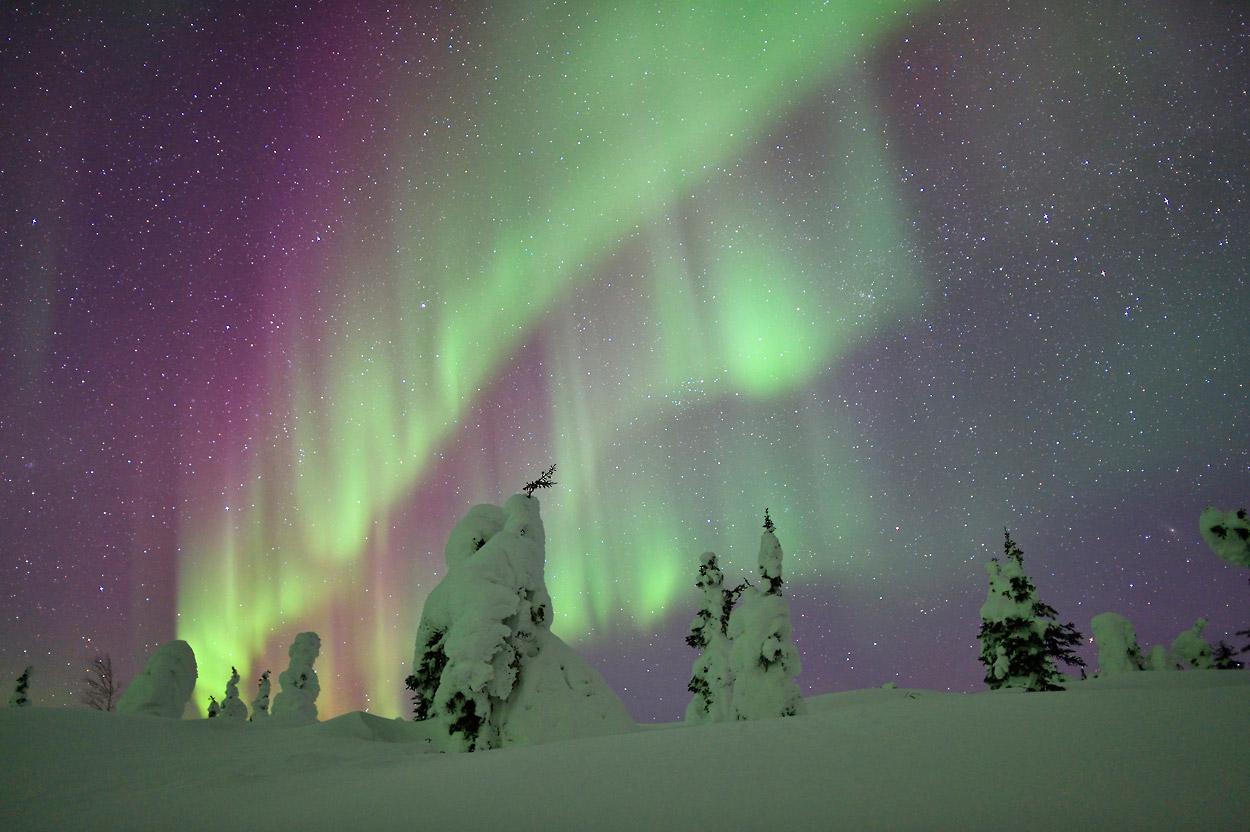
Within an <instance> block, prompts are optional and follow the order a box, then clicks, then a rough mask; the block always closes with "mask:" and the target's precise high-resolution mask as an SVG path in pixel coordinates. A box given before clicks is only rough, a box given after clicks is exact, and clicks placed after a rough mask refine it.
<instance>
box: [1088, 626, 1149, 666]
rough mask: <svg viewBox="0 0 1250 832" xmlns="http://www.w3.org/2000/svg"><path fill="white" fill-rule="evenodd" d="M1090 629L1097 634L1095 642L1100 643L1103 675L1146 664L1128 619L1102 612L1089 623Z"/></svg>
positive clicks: (1099, 656) (1099, 663)
mask: <svg viewBox="0 0 1250 832" xmlns="http://www.w3.org/2000/svg"><path fill="white" fill-rule="evenodd" d="M1089 628H1090V630H1091V631H1092V632H1093V634H1094V643H1095V644H1097V645H1098V673H1099V674H1100V675H1102V676H1113V675H1115V674H1117V673H1131V672H1133V671H1137V670H1142V669H1143V668H1144V667H1145V665H1146V660H1145V659H1144V658H1143V657H1142V653H1141V647H1139V646H1138V644H1137V633H1136V631H1134V630H1133V624H1132V622H1131V621H1129V620H1128V619H1127V618H1125V617H1124V616H1122V615H1120V614H1118V613H1114V612H1104V613H1099V614H1098V615H1095V616H1094V618H1093V620H1092V621H1090V622H1089Z"/></svg>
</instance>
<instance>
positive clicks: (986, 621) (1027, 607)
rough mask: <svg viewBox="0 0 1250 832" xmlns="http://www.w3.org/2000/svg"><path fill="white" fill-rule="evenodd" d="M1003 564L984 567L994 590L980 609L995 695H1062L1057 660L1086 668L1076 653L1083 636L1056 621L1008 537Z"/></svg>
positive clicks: (1007, 534)
mask: <svg viewBox="0 0 1250 832" xmlns="http://www.w3.org/2000/svg"><path fill="white" fill-rule="evenodd" d="M1003 535H1004V540H1003V551H1004V553H1005V557H1004V559H1003V560H1001V561H1000V560H999V559H998V558H993V559H991V560H990V562H989V563H987V564H986V565H985V569H986V572H988V573H989V576H990V588H989V592H988V593H987V595H986V598H985V603H984V604H982V605H981V631H980V633H979V638H980V641H981V663H982V664H983V665H985V683H986V684H987V685H989V686H990V688H991V689H992V690H997V689H998V688H1004V687H1008V688H1025V689H1026V690H1032V691H1039V690H1063V685H1062V684H1060V683H1061V682H1062V681H1063V678H1064V677H1063V674H1062V673H1060V672H1059V670H1058V669H1057V668H1056V667H1055V660H1056V659H1058V660H1060V661H1063V662H1064V663H1066V664H1070V665H1077V666H1080V667H1084V665H1085V661H1084V660H1083V659H1082V658H1080V657H1079V656H1077V655H1076V654H1075V653H1074V652H1073V651H1072V648H1073V647H1074V646H1075V645H1076V644H1078V643H1080V640H1081V635H1080V633H1078V632H1077V631H1076V628H1075V627H1073V626H1072V624H1070V623H1069V624H1059V623H1058V622H1056V621H1055V616H1056V615H1057V613H1056V612H1055V610H1054V608H1053V607H1051V606H1050V605H1048V604H1045V603H1043V602H1041V601H1039V600H1038V599H1037V595H1036V590H1035V589H1034V587H1033V581H1032V580H1030V578H1029V576H1028V575H1026V574H1025V572H1024V553H1023V552H1021V551H1020V547H1019V546H1017V545H1016V544H1015V541H1013V540H1012V539H1011V533H1010V532H1008V531H1006V530H1004V531H1003Z"/></svg>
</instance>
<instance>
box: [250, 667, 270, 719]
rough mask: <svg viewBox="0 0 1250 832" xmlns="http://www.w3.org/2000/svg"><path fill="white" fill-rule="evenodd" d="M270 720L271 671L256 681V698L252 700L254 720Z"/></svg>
mask: <svg viewBox="0 0 1250 832" xmlns="http://www.w3.org/2000/svg"><path fill="white" fill-rule="evenodd" d="M268 718H269V671H268V670H266V671H265V672H264V673H262V674H261V675H260V678H259V679H257V680H256V698H255V699H253V700H252V719H253V720H257V719H268Z"/></svg>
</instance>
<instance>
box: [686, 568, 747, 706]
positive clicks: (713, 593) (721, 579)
mask: <svg viewBox="0 0 1250 832" xmlns="http://www.w3.org/2000/svg"><path fill="white" fill-rule="evenodd" d="M724 584H725V575H724V573H723V572H722V571H721V568H720V565H719V564H718V563H717V560H716V553H715V552H704V553H703V554H702V555H701V556H700V557H699V578H698V580H697V581H695V586H697V587H698V588H699V589H700V590H701V592H702V597H701V603H700V606H699V611H698V612H697V613H695V617H694V621H693V622H692V623H691V625H690V634H689V635H687V636H686V644H688V645H690V646H691V647H693V648H694V649H696V650H698V651H699V656H698V658H696V659H695V660H694V665H693V667H692V668H691V673H690V684H689V685H688V689H689V690H690V692H691V693H693V694H694V697H693V698H691V700H690V704H689V705H687V706H686V722H690V723H706V722H725V721H727V720H731V719H733V718H734V712H733V705H732V696H733V674H732V673H731V672H730V670H729V647H730V645H729V635H728V630H729V614H730V610H732V609H733V602H734V598H735V597H736V595H735V594H734V591H733V590H728V589H725V586H724Z"/></svg>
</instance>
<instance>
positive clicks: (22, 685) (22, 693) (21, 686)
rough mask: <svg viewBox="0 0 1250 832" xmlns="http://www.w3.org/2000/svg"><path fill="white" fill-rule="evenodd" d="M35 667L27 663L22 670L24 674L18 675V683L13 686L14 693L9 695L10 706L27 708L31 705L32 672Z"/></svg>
mask: <svg viewBox="0 0 1250 832" xmlns="http://www.w3.org/2000/svg"><path fill="white" fill-rule="evenodd" d="M33 670H34V668H33V667H31V666H30V665H27V667H26V669H25V670H23V671H22V675H21V676H18V677H17V684H16V685H15V686H14V688H13V695H12V696H10V697H9V707H10V708H25V707H28V706H29V705H30V674H31V671H33Z"/></svg>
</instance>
